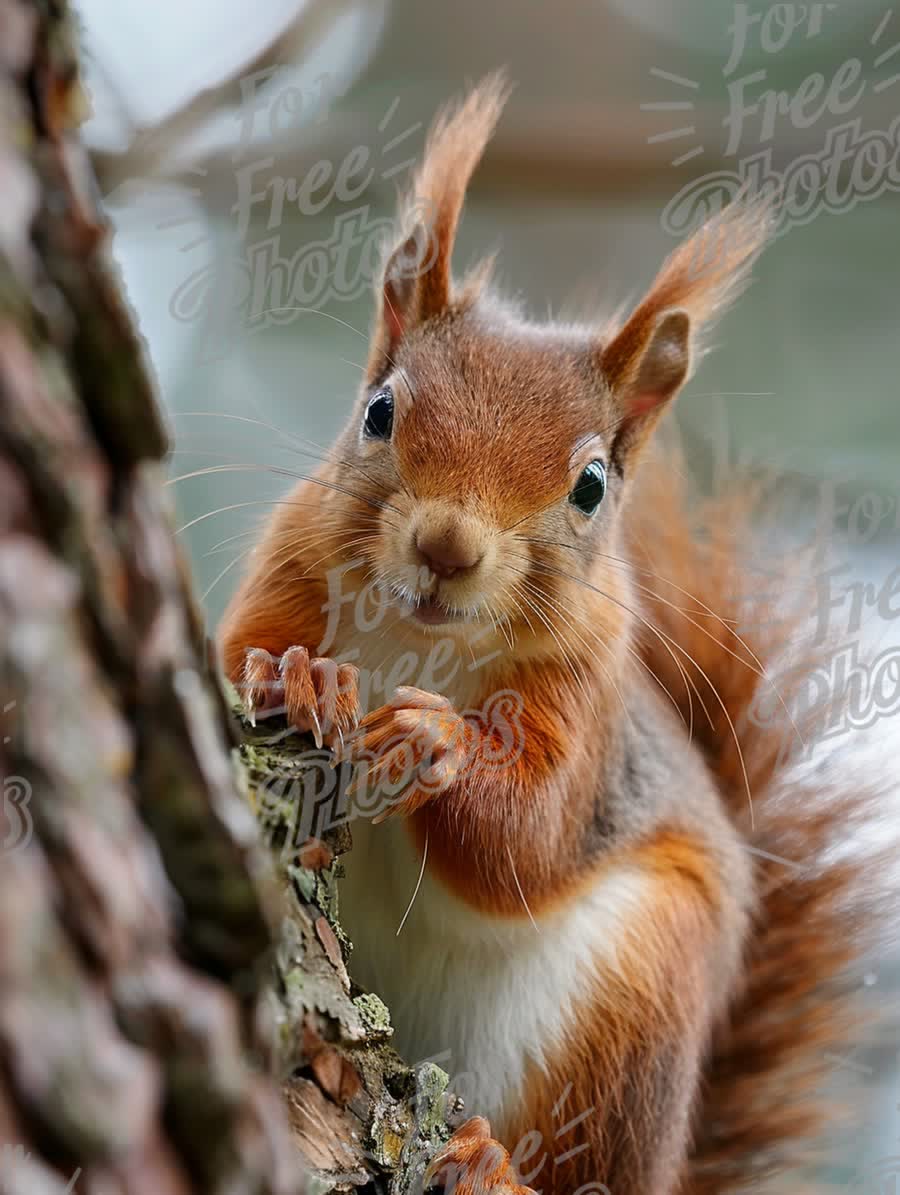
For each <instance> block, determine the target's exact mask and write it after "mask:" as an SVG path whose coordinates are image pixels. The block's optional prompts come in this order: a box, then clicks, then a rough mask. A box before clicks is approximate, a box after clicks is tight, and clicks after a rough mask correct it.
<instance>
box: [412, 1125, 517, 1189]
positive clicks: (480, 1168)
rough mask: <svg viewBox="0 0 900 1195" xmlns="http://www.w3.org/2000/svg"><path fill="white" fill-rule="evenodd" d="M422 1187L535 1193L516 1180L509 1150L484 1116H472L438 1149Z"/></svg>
mask: <svg viewBox="0 0 900 1195" xmlns="http://www.w3.org/2000/svg"><path fill="white" fill-rule="evenodd" d="M425 1187H426V1189H428V1188H429V1187H431V1188H434V1187H440V1188H442V1189H443V1190H444V1191H447V1192H452V1193H453V1195H489V1193H490V1195H534V1191H532V1189H531V1187H523V1186H521V1185H520V1184H519V1182H518V1181H517V1175H516V1173H515V1171H514V1169H513V1167H512V1164H511V1162H510V1157H509V1154H508V1152H507V1151H506V1150H505V1149H504V1148H503V1146H502V1145H501V1144H500V1142H499V1141H495V1140H494V1138H493V1137H492V1136H491V1126H490V1124H489V1123H488V1122H487V1121H486V1120H485V1119H484V1117H483V1116H472V1117H471V1118H470V1119H469V1120H467V1121H466V1122H465V1124H463V1125H461V1126H460V1127H459V1128H458V1129H457V1130H456V1132H455V1133H454V1134H453V1136H452V1137H451V1138H450V1140H449V1141H448V1142H447V1144H446V1145H445V1146H444V1147H443V1149H441V1150H439V1151H438V1153H437V1154H436V1155H435V1157H434V1159H433V1161H432V1162H431V1164H430V1166H429V1167H428V1169H427V1170H426V1172H425Z"/></svg>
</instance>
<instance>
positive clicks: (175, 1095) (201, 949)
mask: <svg viewBox="0 0 900 1195" xmlns="http://www.w3.org/2000/svg"><path fill="white" fill-rule="evenodd" d="M73 46H74V37H73V31H72V27H71V22H70V18H69V15H68V12H67V9H66V7H65V5H64V4H61V3H59V2H57V0H42V2H41V3H38V2H37V0H33V2H26V0H0V180H2V184H0V185H2V195H3V202H2V207H0V730H2V734H0V779H2V784H3V795H2V803H0V1146H2V1149H0V1192H2V1195H24V1193H25V1192H28V1195H34V1193H35V1192H40V1193H43V1192H46V1193H47V1195H54V1193H57V1192H64V1191H79V1192H90V1193H92V1195H101V1193H102V1195H119V1193H125V1192H128V1193H134V1195H144V1193H147V1195H186V1193H188V1192H222V1193H223V1195H224V1193H225V1192H228V1195H244V1193H247V1195H250V1193H253V1195H263V1193H272V1195H276V1193H277V1195H281V1193H284V1195H288V1193H289V1192H298V1191H299V1190H301V1188H302V1187H303V1186H304V1185H308V1184H309V1181H310V1175H311V1174H315V1175H317V1176H318V1177H319V1178H320V1179H322V1180H324V1186H325V1188H326V1189H327V1188H331V1187H335V1186H340V1187H343V1188H348V1187H358V1186H364V1185H368V1184H370V1183H374V1185H375V1186H376V1187H379V1188H382V1189H386V1190H388V1189H389V1190H391V1191H392V1192H397V1193H399V1192H406V1191H408V1190H409V1189H411V1187H412V1186H413V1185H414V1184H415V1183H416V1182H417V1181H418V1179H419V1178H420V1176H421V1173H422V1171H423V1167H424V1162H425V1160H426V1159H427V1158H428V1156H429V1155H430V1153H431V1152H433V1150H434V1148H435V1146H436V1144H437V1143H438V1142H440V1141H441V1140H443V1139H445V1137H446V1134H447V1131H448V1129H447V1121H446V1118H447V1114H448V1111H452V1109H451V1108H450V1106H449V1105H450V1101H449V1100H448V1099H447V1098H446V1097H445V1095H444V1087H445V1084H446V1076H444V1075H443V1074H442V1072H440V1071H438V1070H437V1068H433V1067H424V1068H420V1069H419V1070H418V1071H416V1072H411V1071H409V1070H408V1069H407V1068H406V1067H405V1066H404V1065H403V1064H402V1063H401V1062H400V1060H399V1059H398V1058H397V1056H396V1055H395V1054H394V1053H393V1051H392V1050H391V1049H390V1046H389V1044H388V1042H389V1037H390V1026H389V1022H388V1020H387V1012H386V1010H385V1009H383V1007H382V1006H380V1003H379V1002H378V1001H377V999H376V998H374V997H370V996H366V995H365V994H362V993H359V992H358V991H357V990H356V989H355V988H353V987H352V985H351V983H350V980H349V978H348V976H347V972H346V957H345V956H346V943H344V942H343V938H342V935H341V932H340V928H339V925H338V924H337V921H336V907H335V906H336V902H335V869H334V866H333V863H332V861H333V857H334V856H336V855H337V854H338V853H339V852H340V851H341V850H342V849H345V848H346V846H347V840H348V832H347V831H346V829H343V830H340V829H338V830H332V831H330V832H329V833H328V834H327V835H325V838H326V840H327V842H322V843H319V842H313V843H305V844H304V843H303V842H302V841H295V838H296V834H297V826H296V823H297V820H298V818H297V804H296V802H297V800H298V795H297V793H296V792H294V791H293V788H292V785H293V787H296V783H295V782H296V781H297V780H298V779H302V778H303V777H304V776H306V775H308V773H309V764H308V760H307V759H305V758H303V757H302V755H301V751H300V746H301V745H299V744H293V745H291V744H290V743H289V744H288V745H286V746H284V747H281V748H278V749H277V750H276V749H273V748H271V747H263V746H261V745H260V744H259V742H257V743H256V744H255V745H250V746H247V747H244V748H243V749H242V752H241V753H240V754H238V753H236V751H235V750H234V747H233V744H234V742H235V739H234V734H233V726H234V725H235V723H234V722H233V720H232V718H231V717H230V715H229V710H228V707H227V704H226V702H225V701H224V699H223V697H222V694H221V691H220V689H219V687H218V684H217V682H216V680H215V677H214V675H212V674H211V672H210V669H209V668H208V666H207V658H208V654H207V650H206V647H205V645H204V643H203V640H202V632H201V625H200V620H199V618H198V617H197V615H196V612H195V609H194V607H193V605H192V602H191V597H190V592H189V584H188V581H187V576H186V571H185V568H184V565H183V561H182V559H181V557H180V554H179V552H178V549H177V547H176V544H175V540H174V536H173V531H172V523H171V519H170V513H169V509H168V504H167V501H166V499H165V490H164V469H163V464H162V461H163V457H164V455H165V452H166V447H167V444H166V435H165V431H164V428H163V425H162V422H161V419H160V416H159V412H158V409H157V406H156V403H155V400H154V396H153V393H152V389H151V387H150V385H149V383H148V378H147V374H146V371H145V369H144V366H143V364H142V360H141V351H140V347H139V344H138V341H137V339H136V337H135V334H134V332H133V329H132V326H131V321H130V318H129V315H128V313H127V311H126V309H125V307H124V305H123V302H122V300H121V298H120V295H119V293H118V287H117V284H116V281H115V280H114V277H113V275H112V273H111V271H110V267H109V264H108V262H107V261H106V259H105V250H104V244H105V230H104V225H103V221H102V219H101V217H100V216H99V214H98V212H97V210H96V207H95V203H94V199H93V197H92V180H91V176H90V170H89V166H88V163H87V160H86V156H85V154H84V152H83V150H82V149H81V147H80V146H79V145H78V143H77V140H76V139H75V137H74V136H73V130H74V129H75V128H76V126H77V123H78V120H79V118H80V114H81V113H82V111H83V110H84V99H83V96H82V93H81V92H80V90H79V84H78V75H77V63H76V60H75V55H74V49H73ZM257 737H258V736H257ZM248 765H249V766H248ZM301 787H302V786H301ZM248 798H249V800H248ZM252 804H255V805H256V806H257V808H258V809H259V810H260V812H262V813H263V814H264V815H265V816H264V821H265V825H266V828H267V833H268V836H269V837H270V839H272V840H273V841H274V842H275V843H276V845H277V846H278V848H279V851H278V857H277V859H276V860H275V861H274V866H273V860H272V856H271V855H270V853H269V852H267V851H266V850H265V849H264V848H263V847H262V846H261V845H260V842H259V835H258V831H257V824H256V821H255V819H254V818H253V816H252V812H251V805H252ZM273 942H274V945H273ZM273 959H274V964H273ZM285 1097H286V1098H285ZM319 1189H321V1187H319Z"/></svg>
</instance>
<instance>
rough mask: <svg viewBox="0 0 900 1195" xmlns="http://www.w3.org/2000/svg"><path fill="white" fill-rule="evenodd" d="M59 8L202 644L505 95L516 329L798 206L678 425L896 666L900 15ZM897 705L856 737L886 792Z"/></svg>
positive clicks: (501, 138) (877, 1162)
mask: <svg viewBox="0 0 900 1195" xmlns="http://www.w3.org/2000/svg"><path fill="white" fill-rule="evenodd" d="M76 8H77V11H78V14H79V17H80V19H81V22H82V25H83V42H84V46H85V54H86V66H87V83H88V88H89V91H90V94H91V102H92V116H91V118H90V120H89V122H88V124H87V126H86V135H87V138H88V140H89V144H90V146H91V148H92V150H93V153H94V159H95V163H96V170H97V175H98V180H99V185H100V188H101V192H102V195H103V198H104V202H105V205H106V210H107V212H108V214H109V217H110V219H111V221H112V224H113V228H114V240H113V253H114V256H115V258H116V259H117V261H118V263H119V265H120V267H121V270H122V273H123V276H124V280H125V284H126V287H127V291H128V294H129V297H130V300H131V302H132V304H133V306H134V309H135V312H136V317H137V320H138V322H139V325H140V328H141V331H142V333H143V335H144V337H145V339H146V344H147V351H148V354H149V357H150V360H151V362H152V366H153V369H154V370H155V373H156V376H157V379H158V383H159V389H160V393H161V396H162V400H163V402H164V404H165V407H166V410H167V412H168V415H169V419H170V423H171V429H172V439H173V443H174V453H173V457H172V476H173V500H174V502H175V504H176V506H177V511H178V520H179V524H180V525H181V526H182V527H184V531H183V538H184V541H185V544H186V546H187V548H188V550H189V552H190V554H191V557H192V560H193V564H194V568H195V572H196V575H197V578H198V583H199V586H200V592H201V593H202V594H203V600H204V602H205V604H206V607H207V611H208V614H209V620H210V624H211V626H212V625H214V624H215V622H216V620H217V619H218V617H219V615H220V613H221V610H222V608H223V605H224V603H225V602H226V601H227V598H228V596H229V594H230V592H231V591H232V589H233V587H234V584H235V582H236V580H237V578H238V577H239V575H240V570H241V567H242V563H243V559H244V556H245V554H246V552H247V551H248V550H249V549H250V548H251V547H252V545H253V542H254V537H255V533H256V530H255V529H256V528H257V527H258V525H259V524H260V522H261V521H262V520H263V519H264V517H265V515H266V512H267V510H268V509H269V506H270V504H271V502H272V501H275V500H277V498H278V496H279V495H280V494H282V493H283V492H284V491H285V490H286V489H287V488H289V486H290V484H291V478H290V476H289V474H290V473H291V472H295V471H298V470H299V471H303V470H304V469H307V468H310V467H312V466H314V465H315V459H314V456H315V454H316V453H317V452H320V451H322V450H324V448H325V447H326V446H327V445H328V444H329V443H330V441H331V439H332V437H333V435H334V433H335V432H336V430H337V429H338V427H339V426H340V425H341V423H342V422H343V420H344V418H345V416H346V413H347V411H348V409H349V406H350V404H351V403H352V402H353V400H354V398H355V395H356V393H357V388H358V385H359V380H360V369H361V367H362V364H363V362H364V361H365V356H366V332H367V328H368V325H369V321H370V317H371V283H372V273H373V268H374V261H375V255H374V252H373V250H374V248H375V247H376V245H377V244H378V242H379V239H380V235H381V232H382V230H383V228H384V222H385V221H386V220H387V219H389V217H390V215H391V212H392V210H393V206H394V201H395V197H396V192H397V189H398V187H399V186H400V185H401V184H402V182H403V181H404V179H405V177H406V174H407V171H408V167H409V164H410V162H411V160H413V159H414V158H415V156H416V154H417V153H418V152H419V150H420V149H421V146H422V142H423V138H424V133H425V128H426V127H427V123H428V122H429V120H430V118H431V117H432V115H433V113H434V112H435V110H436V108H437V107H438V106H439V105H440V104H441V102H443V101H444V100H446V99H447V98H449V97H451V96H453V95H455V94H458V93H459V92H460V90H461V89H462V88H463V87H464V86H465V85H466V84H467V83H469V82H472V81H474V80H477V79H478V78H479V77H481V75H483V74H484V73H486V72H487V71H489V70H492V69H494V68H495V67H497V66H505V67H506V68H507V69H508V72H509V76H510V78H511V80H512V81H513V83H514V84H515V91H514V93H513V96H512V99H511V101H510V104H509V106H508V108H507V111H506V113H505V115H504V117H503V119H502V122H501V125H500V128H499V130H498V133H497V136H496V138H495V140H494V142H493V144H492V146H491V147H490V150H489V152H488V155H487V158H486V160H485V162H484V163H483V166H482V168H481V169H480V170H479V172H478V174H477V176H476V179H475V183H474V186H473V189H472V191H471V194H470V200H469V203H468V207H467V215H466V218H465V220H464V223H463V228H462V232H461V235H460V238H459V242H458V246H457V254H458V256H457V262H458V264H459V265H460V266H463V265H465V264H466V262H467V261H468V260H471V259H473V258H474V257H476V256H478V255H479V254H481V253H484V252H485V251H491V250H494V249H497V250H499V253H500V279H501V280H502V282H503V284H504V286H505V287H506V289H507V290H509V291H511V292H513V293H515V294H519V295H521V296H522V297H523V298H524V300H525V301H526V303H527V304H528V306H529V307H530V309H531V310H532V312H533V313H534V314H535V315H538V316H540V315H543V314H545V313H546V312H547V311H548V310H549V311H551V312H554V313H566V312H569V311H572V310H577V311H578V312H580V313H588V314H589V313H591V312H592V311H593V312H596V313H597V314H598V315H601V316H602V314H603V312H605V311H608V310H609V309H610V308H612V307H615V306H616V305H617V304H619V303H620V302H621V301H623V300H627V299H629V298H633V297H634V296H636V295H637V294H638V293H639V292H640V289H641V288H642V287H644V286H646V284H647V283H648V282H649V281H650V279H651V278H652V276H653V274H654V272H655V270H656V268H657V267H658V265H659V263H660V261H661V260H662V258H663V256H664V255H665V254H666V252H667V251H668V250H669V249H670V248H671V247H672V246H673V245H674V244H675V237H674V236H673V232H675V231H679V230H683V229H684V227H685V222H686V220H687V217H688V216H691V215H697V214H699V213H700V212H701V211H702V210H703V209H704V206H705V205H708V204H710V203H713V202H714V201H715V200H716V199H717V198H718V200H721V197H722V194H723V193H724V192H730V191H733V190H734V187H735V180H736V179H739V178H743V177H745V176H747V175H751V176H753V177H756V178H759V177H763V178H770V179H771V178H774V179H776V180H778V179H781V180H783V181H784V182H785V185H786V187H787V189H789V190H790V189H791V188H792V187H796V194H795V200H796V202H795V204H794V208H793V209H792V214H791V216H790V218H789V219H788V220H787V221H786V224H785V227H784V228H783V230H782V231H783V235H781V236H780V237H779V239H778V240H777V242H776V243H775V244H774V246H773V247H772V248H771V249H770V250H769V252H768V253H767V254H766V255H765V257H764V258H763V260H762V262H761V264H760V266H759V268H758V271H757V275H756V280H755V282H754V284H753V285H752V287H751V288H750V290H749V291H748V293H747V294H746V296H745V297H744V298H743V300H742V301H741V302H740V304H739V305H738V307H737V308H736V309H735V310H733V311H732V312H731V313H730V314H729V315H728V316H727V317H726V319H725V320H724V321H723V323H722V324H721V325H720V329H719V333H718V336H717V340H718V343H719V344H721V345H722V346H726V347H723V349H722V350H720V351H717V352H714V353H713V354H712V355H710V356H709V357H708V358H707V359H706V360H705V361H704V363H703V365H702V366H701V368H700V370H699V372H698V374H697V376H696V377H695V379H694V380H693V382H692V383H691V385H690V386H689V388H688V389H687V391H686V392H685V394H684V395H683V396H682V397H681V399H680V400H679V410H678V413H677V418H678V420H679V421H680V423H681V425H682V427H683V429H684V431H685V435H686V438H687V443H688V445H689V448H690V455H691V457H692V460H693V464H694V467H695V468H696V470H697V471H698V472H699V473H701V474H706V475H708V476H710V477H712V478H713V479H714V478H715V476H716V475H721V474H722V473H723V472H727V471H728V470H729V469H730V468H732V467H733V465H734V463H735V462H738V461H741V460H753V461H756V462H760V463H762V464H764V465H765V466H766V467H771V468H773V469H774V470H776V471H777V472H778V473H779V474H780V475H782V476H783V477H784V478H785V480H786V487H787V490H788V492H789V494H790V495H791V501H790V502H789V503H787V505H786V509H790V510H792V511H793V512H794V513H793V515H792V516H791V518H792V520H793V522H794V523H795V524H796V526H797V527H800V528H801V529H803V532H804V534H807V533H808V534H810V535H812V534H815V533H816V528H817V527H818V528H819V529H821V528H822V527H826V526H827V527H828V529H829V530H828V532H827V535H826V538H827V540H828V544H829V547H830V548H831V550H832V551H833V552H834V553H835V555H836V557H837V559H838V560H840V561H841V562H842V563H846V564H847V572H846V573H845V574H842V580H841V582H840V584H836V585H835V589H834V592H835V593H838V592H840V591H841V590H842V588H843V587H844V586H845V585H846V586H847V587H852V586H854V585H855V586H857V587H860V592H863V590H862V589H861V586H863V585H868V586H869V587H870V588H869V590H868V594H869V596H870V597H871V598H872V600H871V601H868V600H866V601H863V602H862V603H861V606H860V610H861V619H860V620H857V621H861V623H862V626H861V631H860V628H858V627H856V626H855V622H854V617H853V612H852V610H851V605H852V603H851V601H850V598H851V597H852V593H851V592H850V590H849V589H848V590H847V595H848V600H847V601H846V602H845V603H844V604H843V605H841V606H836V607H835V608H834V610H833V611H832V618H833V622H834V625H833V627H832V629H835V630H837V632H838V634H839V635H842V636H843V637H844V638H845V639H848V638H850V637H853V636H856V635H857V633H858V632H860V633H861V635H862V638H863V640H864V642H865V645H866V647H867V649H868V650H869V651H870V652H874V653H876V654H877V653H882V654H883V653H888V654H890V653H891V652H892V651H893V650H895V649H898V650H900V617H898V615H900V596H897V597H892V596H891V595H892V592H893V586H894V581H895V579H896V581H897V584H896V590H897V594H898V595H900V573H897V572H896V570H897V566H898V561H900V552H898V544H900V396H898V377H900V345H898V332H900V328H898V315H900V299H898V272H900V197H898V191H900V166H898V157H897V146H898V143H900V135H898V134H900V12H894V11H892V10H891V9H890V8H889V7H886V5H885V4H884V2H883V0H852V2H851V0H838V2H836V3H805V4H802V5H800V4H790V3H788V4H776V5H771V4H744V3H715V4H714V3H711V2H710V0H556V2H555V3H554V4H553V5H550V4H547V3H539V2H538V0H492V3H491V4H490V5H487V4H485V3H484V2H483V0H480V2H479V0H456V2H455V3H453V4H440V3H437V2H434V0H432V2H423V0H254V3H253V4H248V3H246V2H240V0H216V2H215V3H213V0H192V2H191V4H185V3H183V2H182V3H175V0H155V2H154V3H153V4H150V3H149V0H132V2H131V3H130V4H128V5H123V4H121V2H119V0H78V3H77V4H76ZM304 453H307V454H308V455H304ZM832 527H834V528H835V530H832V529H831V528H832ZM773 567H774V569H775V571H776V572H777V564H776V565H774V566H773ZM879 598H881V599H882V600H881V601H880V603H879V600H878V599H879ZM845 624H846V625H845ZM894 659H895V661H896V657H894ZM893 667H894V672H893V673H892V674H891V675H892V676H893V679H894V691H895V692H896V693H897V694H898V695H900V681H898V677H900V665H898V664H897V663H896V662H895V663H894V665H893ZM898 705H900V702H894V703H893V705H892V706H891V707H890V708H888V707H887V706H885V707H884V708H882V709H880V710H875V711H874V713H873V715H872V717H871V718H870V719H869V720H870V721H871V722H872V727H871V730H870V731H867V732H865V733H862V734H858V735H855V736H854V738H855V739H856V740H858V745H860V746H862V745H863V744H865V745H866V746H868V747H871V748H872V754H873V756H875V757H877V758H879V759H880V760H881V761H882V762H883V761H884V760H885V759H886V758H887V759H889V761H890V766H891V767H894V766H895V765H894V760H895V759H896V757H897V748H898V747H900V729H898V727H900V719H898V717H897V714H898ZM896 815H900V807H898V809H897V810H894V811H891V816H896ZM897 974H898V967H897V961H896V960H895V959H879V960H873V967H872V972H871V974H870V975H868V976H867V977H866V979H867V984H868V985H869V986H870V987H871V989H872V996H873V999H875V1000H876V1002H878V1003H879V1004H880V1005H882V1006H887V1005H889V1004H891V1002H894V1003H895V1004H896V994H897V991H898V983H897ZM898 1046H900V1041H888V1042H887V1043H886V1044H885V1046H884V1048H883V1049H880V1050H878V1051H873V1053H872V1055H871V1056H865V1057H862V1056H860V1057H854V1058H848V1059H844V1060H840V1066H841V1067H843V1068H845V1070H846V1074H847V1076H848V1080H849V1079H858V1078H863V1079H864V1081H865V1085H866V1092H867V1095H866V1100H867V1105H866V1115H865V1123H866V1129H865V1133H864V1134H862V1135H860V1136H858V1137H857V1138H855V1139H854V1141H853V1143H852V1145H851V1146H848V1150H847V1158H846V1165H845V1166H844V1167H843V1168H842V1171H843V1173H842V1175H841V1176H839V1177H841V1178H842V1180H843V1181H844V1182H845V1184H846V1185H847V1186H848V1187H853V1188H854V1189H866V1190H872V1191H878V1192H882V1191H883V1192H887V1191H888V1190H890V1191H894V1190H895V1189H896V1186H891V1187H889V1186H887V1185H885V1184H886V1183H888V1182H891V1181H893V1182H894V1183H895V1184H896V1182H897V1174H898V1173H900V1163H898V1164H897V1165H896V1166H895V1167H894V1169H893V1170H892V1171H890V1165H891V1163H889V1162H888V1161H886V1160H885V1159H890V1158H892V1157H893V1158H894V1159H895V1160H896V1158H897V1156H898V1155H900V1083H898V1079H897V1072H898V1067H897V1061H898V1060H897V1048H898ZM879 1168H880V1169H879ZM891 1174H893V1178H891V1177H890V1176H891ZM885 1175H887V1176H888V1177H887V1178H885V1177H884V1176H885Z"/></svg>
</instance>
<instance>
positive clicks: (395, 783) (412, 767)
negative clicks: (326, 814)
mask: <svg viewBox="0 0 900 1195" xmlns="http://www.w3.org/2000/svg"><path fill="white" fill-rule="evenodd" d="M469 739H470V728H469V726H468V725H467V723H466V721H465V719H463V718H462V717H461V716H460V715H459V714H458V713H457V712H456V710H455V709H454V708H453V706H452V704H451V703H450V702H449V701H448V700H447V698H446V697H441V696H440V695H439V694H437V693H426V692H424V690H422V689H413V688H410V687H408V686H406V685H401V686H400V687H399V688H398V689H397V692H396V694H395V696H394V697H393V699H392V700H391V701H389V702H388V704H387V705H383V706H381V707H380V708H379V709H377V710H373V711H372V713H370V714H367V715H366V717H365V718H363V720H362V721H361V722H360V724H359V729H358V731H357V733H356V735H354V737H353V738H352V740H350V741H349V742H348V743H347V744H346V746H345V748H344V750H343V752H342V758H344V759H352V760H356V761H360V762H363V761H364V762H365V763H366V764H367V767H366V770H365V772H364V773H363V774H361V775H360V776H358V777H357V778H356V779H355V780H354V781H353V783H352V784H351V785H350V787H349V788H348V790H347V792H348V794H351V795H352V794H353V793H355V792H357V791H358V790H359V789H360V788H362V787H363V786H365V787H369V786H370V785H371V786H373V787H376V788H379V789H382V790H384V791H385V792H386V793H388V794H389V795H392V799H391V803H390V805H389V806H388V807H387V808H386V809H384V810H383V811H382V812H381V813H379V814H378V815H377V816H376V817H374V818H373V819H372V820H373V822H374V824H376V825H377V824H378V823H379V822H382V821H384V819H385V818H386V817H391V816H393V815H395V814H402V815H407V816H408V815H409V814H411V813H415V811H416V810H417V809H419V808H421V806H422V805H424V804H425V803H426V802H427V801H430V800H431V799H432V798H433V797H435V796H437V795H438V793H441V792H443V791H444V789H446V788H447V787H448V786H449V785H450V784H451V783H452V782H453V780H454V779H455V778H456V777H457V776H458V775H459V773H460V772H461V770H462V769H463V768H464V766H465V762H466V758H467V755H468V748H469Z"/></svg>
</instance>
